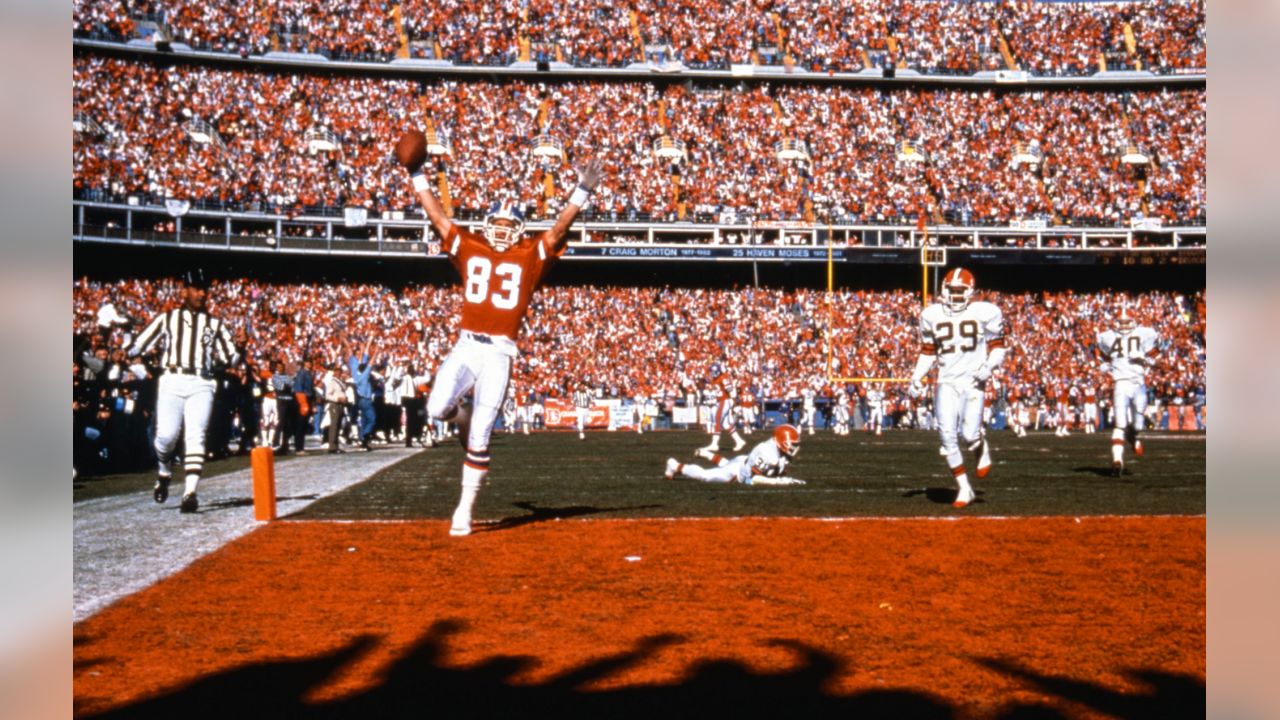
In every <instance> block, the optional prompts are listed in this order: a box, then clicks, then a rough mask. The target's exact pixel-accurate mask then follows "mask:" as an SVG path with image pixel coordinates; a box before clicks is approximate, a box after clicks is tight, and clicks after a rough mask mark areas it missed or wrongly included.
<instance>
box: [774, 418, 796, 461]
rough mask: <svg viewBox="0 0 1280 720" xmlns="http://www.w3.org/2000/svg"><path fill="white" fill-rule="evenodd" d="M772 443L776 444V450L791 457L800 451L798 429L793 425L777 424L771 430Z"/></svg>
mask: <svg viewBox="0 0 1280 720" xmlns="http://www.w3.org/2000/svg"><path fill="white" fill-rule="evenodd" d="M773 443H774V444H775V445H777V446H778V452H781V453H782V454H783V455H785V456H787V457H789V458H793V457H795V456H796V453H798V452H800V431H799V430H797V429H796V426H795V425H779V426H778V427H776V428H774V430H773Z"/></svg>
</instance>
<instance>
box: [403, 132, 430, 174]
mask: <svg viewBox="0 0 1280 720" xmlns="http://www.w3.org/2000/svg"><path fill="white" fill-rule="evenodd" d="M396 160H397V161H398V162H399V163H400V164H401V165H403V166H405V168H407V169H409V170H417V169H418V168H420V167H422V163H424V162H426V161H427V136H426V135H423V134H422V132H421V131H420V130H409V131H408V132H406V133H405V134H404V135H401V136H400V141H399V142H397V143H396Z"/></svg>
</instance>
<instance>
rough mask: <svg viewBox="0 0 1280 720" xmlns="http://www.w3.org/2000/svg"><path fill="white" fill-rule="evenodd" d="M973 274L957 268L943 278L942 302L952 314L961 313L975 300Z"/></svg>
mask: <svg viewBox="0 0 1280 720" xmlns="http://www.w3.org/2000/svg"><path fill="white" fill-rule="evenodd" d="M974 285H975V283H974V281H973V273H971V272H969V271H968V270H965V269H964V268H959V267H958V268H955V269H953V270H952V271H951V272H949V273H947V274H946V275H945V276H944V277H943V278H942V301H943V302H944V303H946V305H947V308H948V309H950V310H951V311H952V312H960V311H961V310H963V309H965V308H966V307H968V306H969V301H970V300H972V299H973V288H974Z"/></svg>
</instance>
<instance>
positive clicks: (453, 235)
mask: <svg viewBox="0 0 1280 720" xmlns="http://www.w3.org/2000/svg"><path fill="white" fill-rule="evenodd" d="M545 237H546V233H538V234H537V235H534V236H532V237H526V238H525V239H524V240H523V241H522V242H519V243H517V244H515V245H513V246H511V247H510V248H508V249H507V251H506V252H498V251H497V250H495V249H493V246H491V245H489V243H488V242H486V241H485V239H484V236H483V235H480V234H478V233H473V232H470V231H467V230H463V229H462V228H461V227H459V226H458V225H457V224H455V225H454V226H453V230H452V231H451V232H450V233H449V237H448V238H446V239H445V242H444V249H445V252H446V253H447V254H448V256H449V261H450V262H452V263H453V266H454V267H456V268H457V269H458V273H459V274H461V275H462V322H461V325H460V327H461V329H463V330H469V331H471V332H473V333H483V334H485V335H496V336H500V337H505V338H507V339H509V340H511V341H512V342H513V343H514V342H515V339H516V336H517V335H519V333H520V323H521V321H523V320H524V315H525V312H527V311H528V309H529V301H530V300H532V299H533V293H534V291H535V290H537V289H538V285H539V284H541V282H542V278H543V277H544V276H545V275H546V273H547V271H548V270H549V269H550V268H551V266H552V265H553V264H554V263H555V260H556V259H557V257H558V256H557V255H553V254H552V253H551V251H550V250H548V249H547V245H546V241H545Z"/></svg>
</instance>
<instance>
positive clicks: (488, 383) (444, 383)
mask: <svg viewBox="0 0 1280 720" xmlns="http://www.w3.org/2000/svg"><path fill="white" fill-rule="evenodd" d="M510 380H511V357H510V356H508V355H506V354H505V353H503V352H502V351H501V350H499V349H498V348H496V347H495V346H493V345H488V344H485V343H481V342H476V341H475V340H471V339H469V338H467V337H466V336H463V337H462V338H461V339H459V340H458V343H457V344H456V345H454V346H453V349H452V350H450V351H449V356H448V357H446V358H445V359H444V362H443V363H441V364H440V369H439V371H437V372H436V379H435V383H434V384H433V385H432V386H431V395H430V397H428V398H427V414H429V415H430V416H431V417H433V418H436V419H437V420H449V419H451V418H452V417H453V412H454V410H455V409H456V408H457V407H458V405H459V404H460V403H461V402H462V397H463V396H464V395H466V394H467V393H468V392H470V391H471V390H472V389H474V390H475V396H474V398H473V400H472V406H471V431H470V434H469V435H468V436H467V450H469V451H473V452H478V453H483V452H487V451H488V449H489V436H490V435H491V434H492V433H493V424H494V423H495V422H497V420H498V412H499V410H500V409H501V408H502V403H503V402H504V401H505V400H506V398H507V383H508V382H509V381H510Z"/></svg>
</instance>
